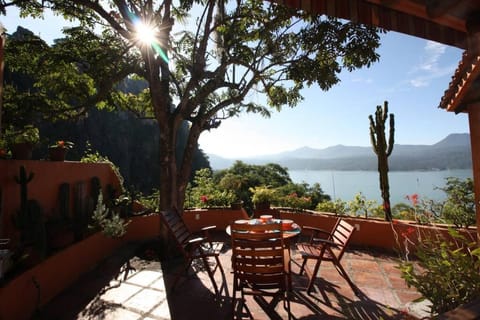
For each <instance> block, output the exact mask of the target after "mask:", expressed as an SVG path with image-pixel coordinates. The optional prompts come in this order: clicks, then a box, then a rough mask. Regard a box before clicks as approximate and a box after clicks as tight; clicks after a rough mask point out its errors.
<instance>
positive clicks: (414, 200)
mask: <svg viewBox="0 0 480 320" xmlns="http://www.w3.org/2000/svg"><path fill="white" fill-rule="evenodd" d="M405 198H407V200H410V201H411V202H412V205H413V206H414V207H415V206H416V205H417V204H418V198H419V196H418V194H417V193H414V194H412V195H410V196H406V197H405Z"/></svg>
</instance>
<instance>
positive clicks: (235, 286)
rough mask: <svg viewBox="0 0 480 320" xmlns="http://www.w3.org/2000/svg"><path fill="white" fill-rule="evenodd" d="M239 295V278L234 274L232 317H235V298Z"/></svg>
mask: <svg viewBox="0 0 480 320" xmlns="http://www.w3.org/2000/svg"><path fill="white" fill-rule="evenodd" d="M236 297H237V278H236V277H235V276H233V294H232V319H235V299H236Z"/></svg>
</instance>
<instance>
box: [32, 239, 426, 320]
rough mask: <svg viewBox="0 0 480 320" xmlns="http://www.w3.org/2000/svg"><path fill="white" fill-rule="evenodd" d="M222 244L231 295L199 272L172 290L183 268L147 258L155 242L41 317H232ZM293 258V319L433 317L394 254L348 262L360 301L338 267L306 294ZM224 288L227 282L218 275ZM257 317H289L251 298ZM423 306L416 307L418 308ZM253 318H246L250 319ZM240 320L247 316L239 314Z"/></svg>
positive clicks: (118, 257)
mask: <svg viewBox="0 0 480 320" xmlns="http://www.w3.org/2000/svg"><path fill="white" fill-rule="evenodd" d="M214 236H215V241H218V242H222V243H223V244H224V250H223V252H222V255H221V261H222V265H223V267H224V269H225V280H226V281H225V283H226V284H227V289H226V290H225V287H224V288H222V292H221V296H220V297H218V296H215V294H214V290H213V287H212V284H211V282H210V279H209V278H208V276H207V273H206V272H204V271H202V270H201V268H200V269H199V268H198V266H194V271H193V270H190V273H189V276H188V277H184V278H182V279H181V281H180V282H179V283H178V284H177V286H176V287H175V290H173V291H172V290H170V289H171V286H172V282H173V279H174V277H173V275H172V271H173V270H175V269H176V268H175V267H179V266H180V267H181V265H180V261H179V260H172V261H164V262H159V261H156V260H155V259H153V260H152V259H146V258H145V252H150V251H149V250H151V249H155V248H158V246H159V243H157V242H149V243H143V244H137V245H127V246H125V247H122V248H121V249H119V250H117V251H116V252H115V253H114V254H113V255H112V256H110V257H109V258H108V259H106V260H104V261H103V262H102V263H101V264H100V265H99V266H98V267H97V268H96V269H95V270H93V271H91V272H89V273H87V274H85V275H83V276H82V277H81V278H80V279H79V281H77V282H76V283H75V284H74V285H73V286H71V287H69V288H68V289H67V290H66V291H65V292H63V293H62V294H60V295H59V296H58V297H56V298H55V299H54V300H52V301H51V302H50V303H49V304H47V305H46V306H44V307H43V308H41V310H40V313H39V315H40V318H41V319H100V318H103V319H170V318H171V319H178V320H182V319H192V317H195V319H229V318H230V310H231V309H230V307H231V296H232V278H233V277H232V274H231V269H230V257H231V250H230V248H229V237H228V236H227V235H226V234H225V233H224V232H223V231H218V232H217V233H215V235H214ZM292 253H293V259H294V261H293V264H292V272H293V280H292V281H293V287H294V296H293V301H292V305H291V308H292V314H293V315H294V316H295V318H296V319H319V318H322V319H330V318H331V319H382V318H383V319H416V317H420V316H425V315H428V313H427V312H426V311H427V310H426V309H427V308H423V309H422V308H418V305H415V304H412V303H411V302H412V301H413V300H414V299H416V298H418V297H420V295H419V294H418V293H417V292H416V291H415V289H413V288H410V289H409V288H407V287H406V285H405V283H404V281H403V279H401V278H400V271H399V270H398V269H397V268H396V265H397V264H398V259H397V258H396V257H395V256H394V255H391V254H382V253H378V252H374V251H371V250H364V249H357V248H352V249H351V250H348V252H347V253H346V256H344V258H343V265H344V266H345V268H346V270H347V272H348V273H349V275H350V276H351V279H352V280H353V282H354V283H355V284H356V285H357V286H358V287H359V288H360V290H361V292H362V294H361V295H360V296H358V297H357V296H355V294H354V293H353V291H352V290H351V288H350V287H349V286H348V284H347V282H346V281H345V279H343V278H342V277H341V276H340V275H339V274H338V272H337V271H336V270H335V269H334V268H333V267H332V266H331V265H330V264H325V265H324V266H322V267H321V271H320V275H321V277H319V278H318V279H317V281H316V287H315V288H316V291H315V292H313V293H312V294H311V295H308V294H307V293H306V292H305V287H306V284H307V283H306V277H305V276H299V275H297V273H298V270H299V261H300V260H299V258H300V257H299V255H298V254H296V253H295V251H294V250H293V251H292ZM216 280H217V283H218V284H219V285H220V284H221V283H223V282H222V277H221V275H220V273H219V272H217V273H216ZM247 303H248V306H249V308H250V310H251V311H252V313H253V315H254V317H255V319H285V318H286V316H285V310H284V309H283V307H282V304H281V303H279V304H278V306H277V308H276V310H275V311H276V312H278V313H277V314H275V313H269V312H268V311H266V310H264V309H262V307H261V304H259V303H257V302H255V301H252V300H247ZM415 307H416V308H415ZM244 316H245V314H243V317H244ZM237 317H238V319H241V318H243V317H242V314H241V313H237Z"/></svg>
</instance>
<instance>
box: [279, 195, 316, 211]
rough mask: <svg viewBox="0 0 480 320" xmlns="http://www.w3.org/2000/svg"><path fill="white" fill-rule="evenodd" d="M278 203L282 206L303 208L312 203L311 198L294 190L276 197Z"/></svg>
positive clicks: (308, 206)
mask: <svg viewBox="0 0 480 320" xmlns="http://www.w3.org/2000/svg"><path fill="white" fill-rule="evenodd" d="M278 204H279V205H280V206H282V207H287V208H292V209H297V210H305V209H308V208H310V206H311V205H312V198H311V197H307V196H298V194H297V193H296V192H292V193H290V194H287V195H286V196H283V197H280V198H279V199H278Z"/></svg>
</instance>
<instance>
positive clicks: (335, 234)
mask: <svg viewBox="0 0 480 320" xmlns="http://www.w3.org/2000/svg"><path fill="white" fill-rule="evenodd" d="M302 230H306V231H310V232H311V236H310V240H309V241H308V242H307V243H297V249H298V250H299V251H300V253H301V255H302V259H303V263H302V267H301V268H300V274H303V271H305V272H306V274H307V277H308V279H309V283H308V287H307V292H308V293H310V291H311V290H312V288H313V284H314V282H315V278H316V277H317V273H318V270H319V268H320V264H321V262H322V261H329V262H331V263H333V265H334V266H335V267H336V269H337V271H338V272H339V273H340V275H341V276H342V277H344V278H345V279H346V280H347V282H348V284H349V285H350V287H351V288H352V289H353V290H354V291H355V292H357V287H356V286H355V285H354V284H353V282H352V281H351V280H350V277H349V276H348V274H347V272H346V271H345V269H344V268H343V267H342V264H341V263H340V261H341V259H342V257H343V254H344V253H345V249H346V248H347V245H348V243H349V242H350V239H351V237H352V235H353V232H354V231H355V227H353V226H352V225H351V224H349V223H348V222H346V221H345V220H342V219H338V220H337V222H336V223H335V226H334V227H333V229H332V231H331V232H328V231H325V230H322V229H319V228H313V227H309V226H303V229H302ZM322 235H323V237H322ZM308 260H315V261H316V263H315V266H314V268H313V271H311V270H310V269H309V268H308V267H307V266H306V263H307V261H308Z"/></svg>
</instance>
